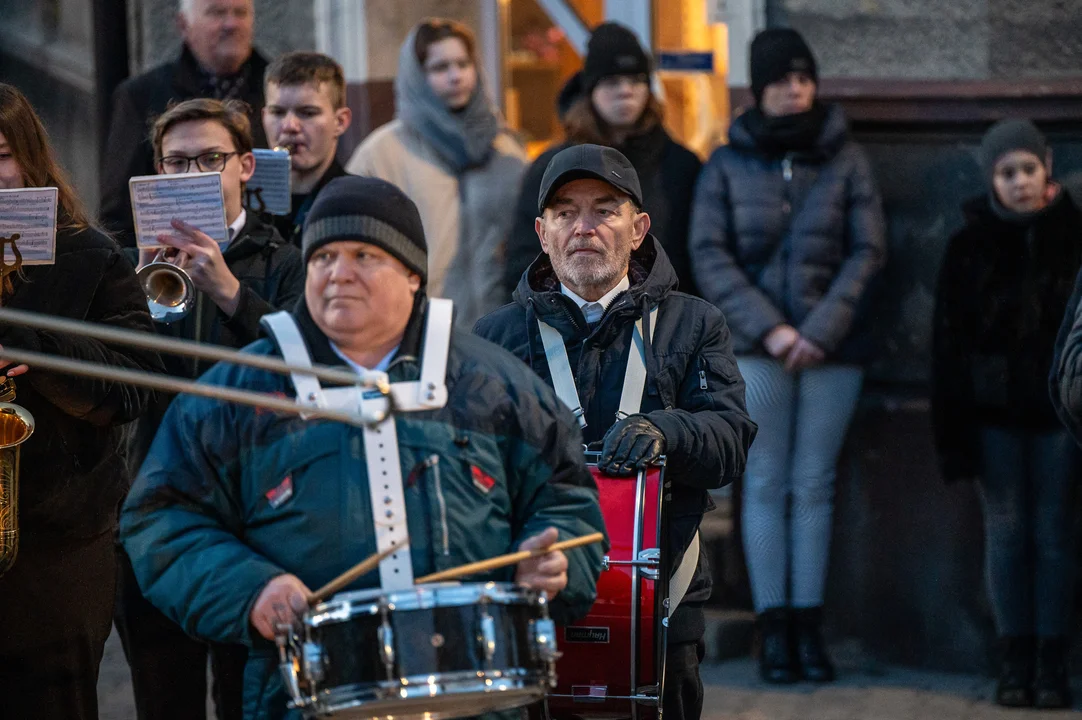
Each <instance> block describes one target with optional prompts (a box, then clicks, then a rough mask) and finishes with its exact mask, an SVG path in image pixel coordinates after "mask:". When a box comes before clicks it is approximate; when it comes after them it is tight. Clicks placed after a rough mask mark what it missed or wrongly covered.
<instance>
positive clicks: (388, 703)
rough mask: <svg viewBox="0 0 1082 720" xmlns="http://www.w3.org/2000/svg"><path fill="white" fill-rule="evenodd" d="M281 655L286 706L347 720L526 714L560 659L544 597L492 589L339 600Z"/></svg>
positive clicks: (305, 625)
mask: <svg viewBox="0 0 1082 720" xmlns="http://www.w3.org/2000/svg"><path fill="white" fill-rule="evenodd" d="M279 647H280V652H281V665H280V669H281V672H282V676H283V679H284V680H285V683H286V688H287V691H288V693H289V695H290V696H291V698H290V699H291V702H290V707H294V708H299V709H300V710H301V711H302V712H303V714H304V715H305V717H328V716H329V717H334V718H348V719H349V720H355V719H368V718H371V719H373V720H375V719H377V718H391V717H393V718H394V720H403V719H406V718H419V719H420V718H425V719H426V720H442V719H444V718H457V717H466V716H472V715H480V714H483V713H488V712H495V711H499V710H506V709H510V708H515V707H520V706H523V705H528V704H530V703H532V702H535V701H537V700H540V699H541V698H542V697H544V695H545V693H546V692H547V691H548V690H549V689H550V688H551V687H554V686H555V683H556V673H555V663H556V659H557V657H558V656H559V655H558V653H557V652H556V628H555V625H554V624H553V622H552V620H550V619H549V615H548V602H547V600H546V599H545V595H544V594H543V593H538V592H536V591H533V590H527V589H525V588H521V587H517V586H514V585H512V584H510V583H495V582H490V583H467V584H459V583H438V584H432V585H418V586H416V587H415V588H412V589H407V590H398V591H389V592H384V591H382V590H379V589H373V590H359V591H354V592H347V593H341V594H339V595H335V596H334V597H333V598H331V599H330V600H328V601H326V602H324V603H321V604H319V605H317V606H315V607H313V608H311V609H310V610H309V611H308V613H306V614H305V616H304V618H303V621H302V624H301V628H300V630H299V631H298V633H297V634H294V635H293V636H292V637H289V638H283V639H281V640H280V641H279Z"/></svg>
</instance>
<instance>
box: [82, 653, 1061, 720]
mask: <svg viewBox="0 0 1082 720" xmlns="http://www.w3.org/2000/svg"><path fill="white" fill-rule="evenodd" d="M703 683H704V685H705V701H704V709H703V718H704V720H1027V719H1034V720H1035V719H1036V718H1050V719H1052V718H1054V719H1055V720H1068V719H1070V720H1082V712H1078V711H1077V710H1075V711H1071V712H1057V713H1040V712H1035V711H1008V710H1004V709H1002V708H998V707H996V706H995V705H993V704H992V703H991V702H990V698H991V694H992V690H993V683H992V681H991V680H988V679H986V678H982V677H976V676H972V675H948V674H944V673H928V672H919V671H914V670H905V669H899V668H882V669H879V670H877V671H876V672H874V673H868V672H858V671H854V670H847V669H845V668H843V672H842V673H841V677H840V678H839V681H838V682H837V683H835V684H833V685H829V686H824V687H812V686H810V685H796V686H793V687H789V688H776V687H770V686H767V685H764V684H763V683H761V682H760V681H759V679H758V676H757V675H756V672H755V664H754V663H753V662H752V661H751V660H748V659H741V660H733V661H730V662H725V663H713V664H710V665H706V666H704V668H703ZM98 689H99V693H100V698H99V707H100V709H101V720H133V718H134V717H135V713H134V709H133V706H132V699H131V682H130V678H129V675H128V666H127V664H126V663H125V662H124V654H123V652H122V651H121V649H120V643H119V642H118V641H117V639H116V634H115V633H114V635H113V636H112V637H111V638H110V639H109V643H108V645H106V648H105V658H104V660H103V662H102V668H101V679H100V681H99V683H98ZM1075 694H1076V697H1078V696H1082V686H1078V687H1076V688H1075ZM1076 707H1082V705H1076ZM211 717H213V716H211Z"/></svg>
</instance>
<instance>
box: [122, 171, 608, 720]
mask: <svg viewBox="0 0 1082 720" xmlns="http://www.w3.org/2000/svg"><path fill="white" fill-rule="evenodd" d="M303 252H304V260H305V262H306V264H307V277H306V285H305V293H304V299H303V300H302V301H300V302H299V303H298V304H297V306H296V307H295V308H294V309H293V310H292V312H289V313H286V312H281V313H276V314H274V315H268V316H266V317H265V318H264V319H263V322H264V325H265V327H266V329H267V330H268V331H269V332H270V334H271V338H270V339H263V340H260V341H259V342H257V343H255V344H253V345H250V346H249V347H248V348H247V352H249V353H251V354H253V355H265V356H277V355H281V356H282V357H284V358H285V359H287V360H288V361H289V362H290V363H291V364H293V365H301V366H308V365H311V364H312V363H313V362H315V363H318V364H320V365H329V366H337V367H338V368H340V369H343V370H350V369H352V370H354V371H355V372H356V373H357V374H358V384H357V385H353V386H349V385H347V386H339V387H333V388H324V387H322V386H321V385H320V383H319V381H318V380H316V379H315V378H314V377H313V376H311V375H303V374H298V375H295V376H293V377H292V378H290V377H286V376H280V375H277V374H273V373H268V372H265V371H263V370H256V369H252V368H246V367H241V366H239V365H231V364H220V365H217V366H215V367H214V368H212V369H211V371H210V372H209V373H207V375H206V376H204V381H205V382H206V383H207V384H210V385H218V386H225V387H232V388H243V389H246V390H252V391H256V392H262V393H271V394H274V395H279V396H285V397H290V398H293V397H295V398H297V402H298V403H300V404H303V405H310V406H315V407H327V406H331V407H344V408H360V407H362V403H363V405H364V407H365V408H366V409H367V408H368V403H369V402H372V401H375V402H377V403H378V398H370V397H368V396H367V395H366V394H365V388H364V387H362V385H361V383H362V380H361V378H362V377H367V378H369V380H368V381H367V384H368V385H370V384H371V383H372V382H373V380H372V379H373V378H375V379H382V378H383V373H385V374H386V379H387V380H389V381H390V383H391V392H392V393H393V396H394V398H395V403H394V407H393V409H392V415H391V417H389V418H387V419H386V420H384V421H382V422H380V423H378V424H376V425H375V427H372V426H371V425H363V426H362V424H361V423H360V422H359V421H358V422H356V423H354V424H345V423H341V422H332V421H328V420H321V419H305V418H303V417H296V416H287V415H284V414H278V413H274V412H269V411H265V410H255V409H251V408H248V407H238V406H234V405H230V404H228V403H225V402H222V401H218V400H209V399H205V398H198V397H194V396H190V395H182V396H180V397H178V398H177V399H176V401H174V403H173V405H172V407H171V408H170V410H169V413H168V414H167V415H166V417H165V419H164V421H163V422H162V428H161V431H160V432H159V434H158V437H157V439H156V441H155V443H154V446H153V448H152V449H151V453H150V455H149V457H148V458H147V461H146V462H145V463H144V464H143V467H142V469H141V471H140V473H139V477H138V478H137V479H136V481H135V485H134V487H133V488H132V490H131V493H130V494H129V495H128V500H127V503H126V504H125V506H124V511H123V519H122V521H121V525H122V528H121V539H122V540H123V542H124V545H125V548H126V549H127V551H128V554H129V555H130V556H131V558H132V565H133V567H134V570H135V574H136V576H137V577H138V579H139V584H140V586H141V587H142V588H144V589H145V590H146V595H147V598H148V599H149V600H150V601H151V602H152V603H154V604H155V605H156V606H157V607H158V608H159V609H161V610H162V611H163V612H164V613H165V614H166V615H167V616H169V617H170V618H171V619H173V620H174V621H175V622H178V623H180V625H181V626H182V627H183V628H185V629H186V630H187V631H188V632H189V633H191V634H193V635H196V636H199V637H202V638H206V639H208V640H216V641H219V642H242V643H244V644H246V645H248V646H249V647H250V648H251V652H250V655H249V664H248V667H247V670H246V673H245V681H246V683H248V684H249V687H247V688H246V693H245V697H247V698H252V701H251V702H250V703H248V705H247V706H246V708H245V717H246V718H255V717H259V718H271V719H275V720H279V719H281V718H285V717H286V716H287V701H289V700H293V701H297V702H300V703H302V704H303V703H305V702H306V701H310V698H303V697H296V696H295V694H291V695H289V696H287V693H288V692H289V689H288V687H287V685H286V684H285V682H284V679H283V677H282V675H281V673H280V672H279V669H278V665H277V660H276V659H275V658H277V654H276V652H275V648H274V644H273V643H274V641H275V638H276V632H279V631H280V628H281V626H282V625H283V624H284V625H292V624H295V623H296V622H297V621H298V619H299V618H300V617H301V616H303V615H304V613H305V611H306V610H307V608H308V604H309V600H308V598H309V596H310V591H309V588H315V587H320V586H322V585H324V584H325V583H327V582H329V581H330V580H331V579H333V578H335V577H337V576H338V575H339V574H340V573H342V572H344V571H345V570H347V569H349V568H350V567H351V566H352V565H353V564H354V563H357V562H358V561H360V560H363V559H364V558H366V557H369V556H370V555H372V554H374V553H376V552H377V551H383V550H393V548H394V547H397V546H401V547H406V546H407V544H408V551H403V552H393V553H391V554H390V556H389V557H388V558H387V559H385V560H384V561H383V562H382V563H381V564H380V566H379V572H378V574H377V573H376V572H375V571H373V572H372V573H370V574H368V575H366V576H364V577H362V578H360V579H359V580H357V581H355V582H353V583H352V584H350V585H349V586H348V588H347V589H350V590H357V589H362V588H370V587H377V586H378V587H381V588H382V589H383V590H385V591H393V590H403V589H407V588H412V587H413V585H414V578H415V577H421V576H423V575H427V574H429V573H432V572H435V571H440V570H444V569H448V568H451V567H456V566H458V565H462V564H466V563H470V562H475V561H479V560H484V559H488V558H490V557H494V556H497V555H501V554H504V553H508V552H512V551H514V550H516V549H543V548H547V547H549V546H550V545H552V544H553V543H554V542H556V541H557V540H559V539H568V538H571V537H577V536H581V535H587V534H590V533H593V532H603V531H604V529H605V526H604V521H603V519H602V516H601V510H600V508H599V507H598V500H597V488H596V485H595V483H594V481H593V478H592V477H591V475H590V473H589V471H588V470H587V468H586V466H585V462H584V458H583V454H582V435H581V433H580V431H579V428H578V424H577V423H576V422H575V420H574V418H573V417H572V416H571V413H570V411H569V410H567V409H566V408H565V407H563V405H562V404H561V403H560V401H559V400H558V399H557V398H556V395H555V394H554V393H553V391H552V390H551V389H550V388H548V387H547V386H546V385H545V384H544V383H543V382H542V381H541V379H540V378H538V377H537V376H536V375H534V374H533V373H532V372H531V371H530V370H529V368H527V367H526V366H524V365H523V364H522V363H520V362H519V361H518V360H517V359H515V358H514V357H512V356H511V355H509V354H508V353H506V352H505V351H503V350H501V349H500V348H499V347H497V346H495V345H493V344H491V343H489V342H487V341H485V340H482V339H480V338H478V337H475V336H472V335H469V334H465V333H460V332H458V331H455V330H453V328H452V318H451V310H450V308H449V307H448V304H449V301H446V300H439V301H437V300H432V301H428V302H425V292H424V286H425V278H426V274H427V270H426V268H427V255H426V242H425V236H424V231H423V229H422V225H421V218H420V215H419V214H418V212H417V207H416V206H415V205H414V204H413V202H412V201H411V200H410V199H409V198H407V197H406V196H405V194H403V193H402V191H400V190H399V189H398V188H396V187H395V186H393V185H391V184H389V183H387V182H385V181H383V180H378V179H375V178H367V177H341V178H337V179H335V180H332V181H331V182H329V183H328V184H327V185H326V186H325V187H324V188H323V190H322V191H321V192H320V193H319V195H318V196H317V197H316V199H315V201H314V202H313V203H312V208H311V210H310V211H309V213H308V216H307V218H306V219H305V225H304V231H303ZM422 381H423V382H422ZM369 412H371V410H369ZM385 446H387V447H385ZM606 546H607V543H603V544H595V545H591V546H589V547H585V548H579V549H575V550H573V551H570V552H569V553H568V554H567V555H564V554H563V553H562V552H559V551H549V552H543V553H542V554H540V555H538V556H536V557H534V558H532V559H529V560H525V561H523V562H521V563H519V564H518V565H517V566H516V567H515V568H508V569H505V570H499V571H495V572H492V573H488V574H484V575H479V576H477V577H476V578H475V579H477V580H479V581H488V580H497V581H515V582H517V583H519V584H521V585H525V586H527V587H531V588H534V589H536V590H539V591H541V592H544V593H546V594H547V596H548V598H549V599H550V600H551V603H550V604H549V609H550V611H551V613H552V616H553V618H555V619H557V620H558V621H559V622H569V621H571V620H573V619H575V618H577V617H580V616H582V615H584V614H585V613H586V612H587V611H588V610H589V609H590V607H591V605H592V604H593V601H594V595H595V591H596V584H597V578H598V575H599V573H600V571H601V559H602V554H603V553H604V552H605V551H606V549H607V548H606ZM432 670H433V671H436V670H438V668H435V667H433V668H432ZM301 680H302V681H303V680H304V678H301ZM256 698H258V700H256ZM438 707H439V701H438V699H436V700H433V706H432V708H431V710H432V711H436V710H437V709H438ZM289 716H290V717H292V715H289Z"/></svg>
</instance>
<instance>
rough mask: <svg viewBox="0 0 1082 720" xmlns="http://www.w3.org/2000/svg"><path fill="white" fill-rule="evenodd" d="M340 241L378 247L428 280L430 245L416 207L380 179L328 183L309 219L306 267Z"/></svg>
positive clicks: (304, 241)
mask: <svg viewBox="0 0 1082 720" xmlns="http://www.w3.org/2000/svg"><path fill="white" fill-rule="evenodd" d="M339 240H358V241H360V242H366V243H369V244H371V245H376V246H377V247H380V248H382V249H384V250H386V251H387V252H388V253H390V254H391V255H393V256H394V257H395V258H397V259H398V260H399V261H401V263H402V264H403V265H405V266H406V267H407V268H409V269H410V270H411V271H413V272H415V273H417V274H418V275H420V276H421V282H422V283H424V282H425V281H426V280H427V279H428V244H427V243H425V231H424V227H423V226H422V225H421V215H420V213H418V212H417V206H416V205H414V204H413V201H412V200H410V199H409V198H408V197H406V194H405V193H404V192H402V191H401V190H399V189H398V188H397V187H395V186H394V185H392V184H391V183H389V182H387V181H386V180H380V179H379V178H372V177H358V176H355V175H346V176H344V177H339V178H335V179H334V180H331V181H330V182H329V183H327V184H326V185H325V186H324V187H323V189H322V190H320V191H319V194H318V195H316V199H315V201H314V202H313V203H312V208H311V209H310V210H309V211H308V216H307V217H306V218H305V219H304V234H303V239H302V244H301V247H302V251H303V254H304V263H305V265H307V264H308V260H309V259H310V258H311V257H312V253H313V252H315V251H316V249H317V248H319V247H321V246H323V245H326V244H327V243H332V242H337V241H339Z"/></svg>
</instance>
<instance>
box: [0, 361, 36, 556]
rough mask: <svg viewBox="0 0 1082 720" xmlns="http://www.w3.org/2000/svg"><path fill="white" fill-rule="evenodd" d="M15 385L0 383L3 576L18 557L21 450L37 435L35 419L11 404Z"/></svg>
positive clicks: (0, 538)
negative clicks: (20, 447)
mask: <svg viewBox="0 0 1082 720" xmlns="http://www.w3.org/2000/svg"><path fill="white" fill-rule="evenodd" d="M14 399H15V381H14V380H12V379H11V378H4V380H3V382H2V383H0V575H3V574H4V573H6V572H7V571H8V570H10V569H11V566H12V565H14V564H15V557H16V556H17V555H18V554H19V446H20V445H22V444H23V443H24V442H26V440H27V438H29V437H30V435H31V434H33V432H34V416H33V415H31V414H30V413H29V412H28V411H27V410H26V408H24V407H22V406H21V405H16V404H15V403H13V402H12V400H14Z"/></svg>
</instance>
